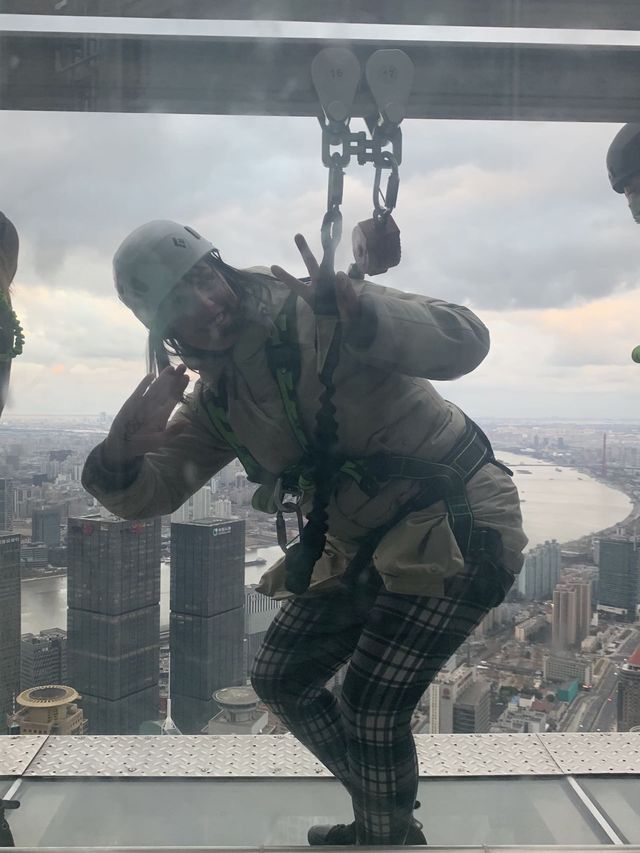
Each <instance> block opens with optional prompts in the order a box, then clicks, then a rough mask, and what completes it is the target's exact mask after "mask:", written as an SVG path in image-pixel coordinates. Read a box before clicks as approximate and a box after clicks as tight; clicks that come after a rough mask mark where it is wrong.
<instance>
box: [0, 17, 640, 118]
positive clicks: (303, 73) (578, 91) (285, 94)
mask: <svg viewBox="0 0 640 853" xmlns="http://www.w3.org/2000/svg"><path fill="white" fill-rule="evenodd" d="M329 43H330V44H343V45H345V46H347V47H350V48H351V49H352V50H353V51H354V53H355V54H356V55H357V56H358V58H359V59H360V61H361V63H362V64H363V65H364V63H365V62H366V60H367V59H368V57H369V56H370V55H371V53H372V52H373V51H374V50H376V49H378V48H380V47H398V48H401V49H402V50H404V51H405V52H406V53H407V54H408V56H409V57H410V58H411V59H412V60H413V62H414V64H415V68H416V74H415V82H414V87H413V92H412V94H411V98H410V100H409V105H408V110H407V117H408V118H421V119H425V118H426V119H435V118H439V119H444V118H446V119H521V120H535V121H611V122H624V121H640V48H620V47H615V48H612V47H603V46H597V47H594V46H581V45H571V46H556V45H513V44H481V43H468V42H467V43H449V42H446V43H442V42H415V41H413V42H388V41H385V42H378V41H353V42H327V41H320V40H310V39H264V38H210V37H197V38H191V37H178V36H133V35H126V36H120V35H94V34H83V35H70V34H68V33H62V34H60V33H58V34H55V33H53V34H52V33H33V32H30V33H4V34H0V108H1V109H5V110H62V111H77V110H89V111H94V112H138V113H144V112H156V113H210V114H224V115H231V114H235V115H290V116H314V115H316V114H317V112H318V101H317V97H316V94H315V91H314V89H313V86H312V82H311V75H310V66H311V61H312V59H313V58H314V56H316V54H317V53H318V52H319V51H320V50H321V49H322V48H324V47H326V46H327V45H328V44H329ZM373 112H374V110H373V104H372V100H371V98H370V96H369V94H368V92H367V91H366V89H362V88H361V91H360V92H359V94H358V96H357V98H356V103H355V110H354V116H363V115H370V114H372V113H373Z"/></svg>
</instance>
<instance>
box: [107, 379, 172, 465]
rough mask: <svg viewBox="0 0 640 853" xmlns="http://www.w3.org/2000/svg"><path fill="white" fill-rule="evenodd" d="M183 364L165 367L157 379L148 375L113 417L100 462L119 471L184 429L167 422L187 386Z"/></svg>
mask: <svg viewBox="0 0 640 853" xmlns="http://www.w3.org/2000/svg"><path fill="white" fill-rule="evenodd" d="M185 371H186V367H185V366H184V364H181V365H179V366H178V367H166V368H165V369H164V370H163V371H162V373H161V374H160V376H158V378H157V379H155V378H154V376H153V374H148V375H147V376H145V377H144V379H143V380H142V382H141V383H140V384H139V385H138V387H137V388H136V390H135V391H134V392H133V394H132V395H131V396H130V397H129V399H128V400H127V401H126V402H125V403H124V405H123V406H122V408H121V409H120V411H119V412H118V414H117V415H116V416H115V418H114V420H113V423H112V424H111V429H110V430H109V435H108V436H107V438H106V439H105V441H104V444H103V460H104V463H105V465H106V466H107V467H109V468H114V469H117V468H120V467H122V465H126V464H127V463H128V462H131V461H132V460H133V459H136V458H137V457H139V456H144V454H145V453H149V452H150V451H153V450H159V449H160V448H162V447H164V446H165V445H166V444H168V443H169V442H170V441H171V439H172V438H173V437H174V436H175V435H177V434H178V433H179V432H181V430H182V429H184V423H179V424H174V425H173V426H170V427H167V421H168V420H169V417H170V415H171V413H172V412H173V410H174V409H175V407H176V404H177V403H178V402H179V401H180V400H181V399H182V395H183V393H184V391H185V389H186V387H187V385H188V384H189V378H188V377H187V376H186V375H185Z"/></svg>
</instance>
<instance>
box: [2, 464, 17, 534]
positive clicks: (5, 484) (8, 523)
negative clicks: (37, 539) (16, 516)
mask: <svg viewBox="0 0 640 853" xmlns="http://www.w3.org/2000/svg"><path fill="white" fill-rule="evenodd" d="M13 500H14V498H13V480H11V479H10V478H8V477H3V478H0V533H3V532H6V531H8V530H13Z"/></svg>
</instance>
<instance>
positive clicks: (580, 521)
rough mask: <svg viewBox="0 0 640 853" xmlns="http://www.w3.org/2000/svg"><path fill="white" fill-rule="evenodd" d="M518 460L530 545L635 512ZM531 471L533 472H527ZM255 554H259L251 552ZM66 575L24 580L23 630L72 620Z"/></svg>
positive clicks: (271, 551) (550, 469) (265, 551)
mask: <svg viewBox="0 0 640 853" xmlns="http://www.w3.org/2000/svg"><path fill="white" fill-rule="evenodd" d="M499 456H500V458H502V459H504V460H505V461H507V462H513V463H514V472H515V482H516V484H517V486H518V489H519V490H520V496H521V498H522V515H523V517H524V523H525V530H526V532H527V535H528V537H529V547H533V546H534V545H537V544H538V543H540V542H544V541H545V540H546V539H557V540H558V541H559V542H566V541H569V540H572V539H577V538H579V537H580V536H584V535H585V534H588V533H595V532H596V531H598V530H603V529H605V528H607V527H610V526H611V525H613V524H615V523H616V522H617V521H622V519H624V518H626V516H627V515H628V514H629V512H630V511H631V506H632V504H631V501H630V499H629V498H628V497H627V496H626V495H625V494H624V493H623V492H620V491H617V490H616V489H612V488H611V487H610V486H606V485H604V484H603V483H599V482H598V481H597V480H594V479H593V478H592V477H588V476H587V475H586V474H582V473H580V472H579V471H576V470H574V469H572V468H560V469H556V468H555V467H554V466H549V465H544V466H542V465H540V462H539V460H536V459H531V458H529V457H525V456H516V455H515V454H513V453H503V454H499ZM525 472H528V473H525ZM281 553H282V552H281V551H280V549H279V548H278V547H277V546H275V547H272V548H261V549H260V550H259V551H258V552H257V556H259V557H261V558H264V559H266V560H267V563H266V564H265V565H262V566H247V567H246V570H245V583H247V584H251V583H257V582H258V580H259V579H260V576H261V575H262V573H263V572H264V570H265V569H266V568H267V566H268V565H269V564H270V563H272V562H273V561H274V560H275V559H277V557H278V556H279V555H280V554H281ZM247 556H248V557H251V558H255V556H256V553H255V552H252V553H251V554H248V555H247ZM66 607H67V579H66V577H54V578H36V579H33V580H24V581H23V582H22V632H23V633H26V632H32V633H38V631H40V630H41V629H43V628H53V627H60V628H65V627H66V624H67V614H66ZM160 624H161V626H162V627H164V628H166V627H167V626H168V624H169V566H168V564H167V563H163V565H162V568H161V599H160Z"/></svg>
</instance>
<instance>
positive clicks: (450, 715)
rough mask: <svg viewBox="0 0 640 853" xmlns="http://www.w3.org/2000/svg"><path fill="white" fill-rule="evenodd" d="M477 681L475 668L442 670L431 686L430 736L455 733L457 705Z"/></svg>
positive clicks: (462, 666) (459, 667)
mask: <svg viewBox="0 0 640 853" xmlns="http://www.w3.org/2000/svg"><path fill="white" fill-rule="evenodd" d="M454 666H455V664H454ZM475 681H476V676H475V673H474V670H473V667H470V666H467V665H466V664H460V666H456V667H455V668H454V669H453V670H447V669H444V668H443V669H442V670H440V672H439V673H438V675H437V676H436V678H435V680H434V681H433V682H432V683H431V685H430V686H429V732H430V734H451V733H452V732H453V731H454V728H453V726H454V706H455V703H456V702H457V700H458V697H459V696H460V695H461V694H462V693H463V692H464V691H465V690H466V689H467V688H468V687H471V686H472V685H473V684H474V682H475Z"/></svg>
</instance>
